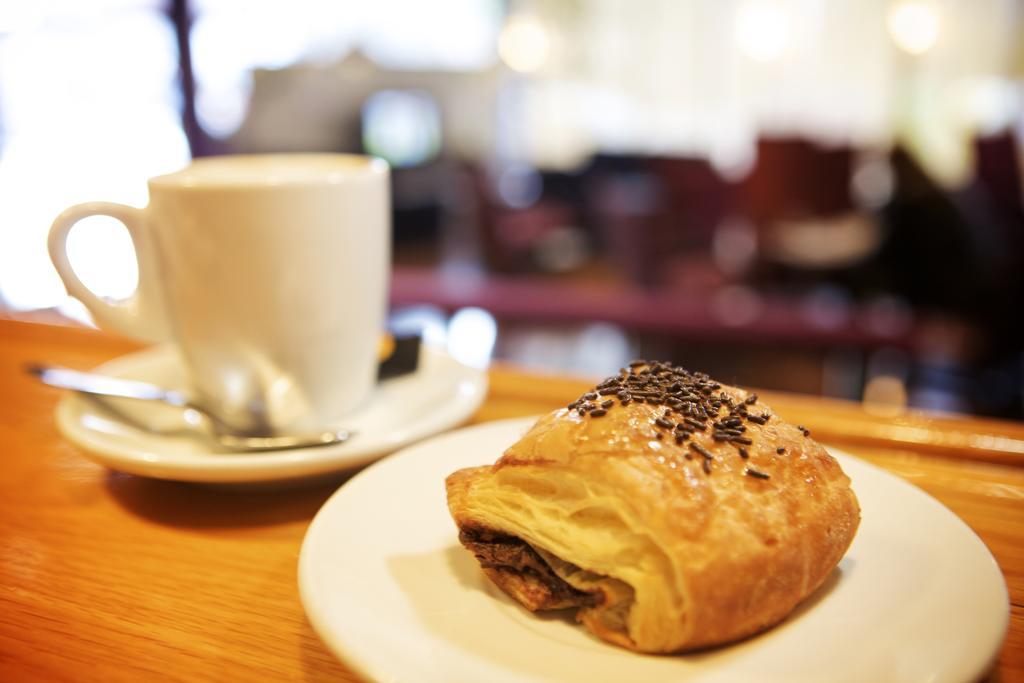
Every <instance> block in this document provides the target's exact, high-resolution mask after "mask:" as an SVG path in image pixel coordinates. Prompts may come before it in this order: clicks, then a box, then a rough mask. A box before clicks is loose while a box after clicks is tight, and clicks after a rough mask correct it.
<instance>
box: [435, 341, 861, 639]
mask: <svg viewBox="0 0 1024 683" xmlns="http://www.w3.org/2000/svg"><path fill="white" fill-rule="evenodd" d="M608 401H611V403H610V404H609V403H608ZM446 485H447V492H448V505H449V510H450V511H451V514H452V517H453V518H454V520H455V522H456V524H457V526H458V528H459V539H460V541H461V542H462V543H463V545H465V546H466V547H467V548H468V549H469V550H470V551H472V552H473V553H474V555H475V556H476V558H477V560H478V561H479V562H480V566H481V568H482V570H483V572H484V573H485V574H486V575H487V576H488V577H489V578H490V579H491V580H492V581H493V582H494V583H495V584H496V585H498V586H499V587H500V588H501V589H502V590H503V591H505V592H506V593H507V594H508V595H509V596H511V597H512V598H513V599H515V600H517V601H518V602H519V603H520V604H522V605H523V606H524V607H526V608H527V609H529V610H532V611H539V610H549V609H566V608H569V609H575V610H576V617H577V619H578V620H579V621H580V622H582V624H583V625H584V626H585V627H586V628H588V629H589V630H590V631H591V632H593V633H594V634H595V635H597V636H598V637H600V638H602V639H604V640H607V641H609V642H612V643H615V644H617V645H620V646H623V647H627V648H630V649H634V650H638V651H643V652H676V651H682V650H689V649H694V648H699V647H706V646H711V645H717V644H720V643H725V642H729V641H732V640H736V639H738V638H742V637H744V636H748V635H751V634H753V633H756V632H758V631H761V630H763V629H765V628H768V627H770V626H772V625H774V624H776V623H778V622H779V621H781V620H782V619H783V618H785V616H786V615H788V614H789V613H790V612H791V611H792V610H793V608H794V607H795V606H796V605H797V604H798V603H799V602H800V601H801V600H803V599H804V598H805V597H807V596H808V595H809V594H810V593H812V592H813V591H814V590H815V589H816V588H817V587H818V586H820V585H821V583H822V582H823V581H824V580H825V579H826V578H827V576H828V575H829V573H830V572H831V571H832V570H833V569H834V568H835V566H836V564H837V563H838V562H839V560H840V559H841V558H842V556H843V554H844V553H845V552H846V550H847V548H848V547H849V545H850V542H851V541H852V539H853V536H854V533H855V532H856V529H857V525H858V522H859V517H860V511H859V507H858V504H857V499H856V496H855V495H854V493H853V491H852V490H851V489H850V482H849V479H848V478H847V477H846V475H845V474H844V473H843V472H842V470H841V469H840V467H839V464H838V463H837V462H836V461H835V459H833V458H832V457H831V456H830V455H829V454H828V453H827V452H826V451H825V450H824V449H823V448H822V447H821V446H820V445H819V444H818V443H817V442H816V441H814V440H813V439H811V438H810V437H809V432H808V431H807V430H806V429H805V428H803V427H802V426H801V427H797V426H795V425H791V424H789V423H787V422H785V421H784V420H782V419H780V418H779V417H778V416H777V415H775V414H774V413H773V412H772V411H771V409H770V408H769V407H767V406H765V405H764V404H763V403H762V402H760V400H759V399H758V398H757V396H756V395H755V394H751V393H749V392H746V391H744V390H742V389H738V388H735V387H730V386H725V385H722V384H720V383H718V382H715V381H714V380H712V379H711V378H709V377H708V376H707V375H704V374H702V373H691V372H688V371H687V370H684V369H682V368H679V367H675V366H672V365H669V364H666V363H660V362H650V361H636V362H634V363H631V364H630V366H629V367H628V368H623V369H622V370H621V371H620V372H619V373H618V374H617V375H614V376H612V377H609V378H607V379H605V380H604V381H602V382H601V383H599V384H598V385H596V386H595V387H594V388H593V389H591V390H590V391H588V392H586V393H584V394H583V395H582V396H580V398H579V399H577V400H575V401H573V402H572V403H570V404H568V405H567V406H566V407H564V408H561V409H559V410H556V411H554V412H552V413H550V414H549V415H546V416H544V417H542V418H541V419H540V420H538V421H537V423H536V424H535V425H534V426H533V428H532V429H530V431H529V432H528V433H527V434H525V435H524V436H523V437H522V439H520V440H519V441H518V442H516V443H515V444H513V445H512V446H511V447H510V448H508V450H506V451H505V453H504V454H503V455H502V456H501V457H500V458H499V459H498V460H497V462H495V463H494V464H493V465H489V466H483V467H473V468H468V469H463V470H459V471H458V472H455V473H453V474H451V475H450V476H449V477H448V479H447V481H446Z"/></svg>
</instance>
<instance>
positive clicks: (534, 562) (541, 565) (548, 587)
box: [459, 528, 602, 610]
mask: <svg viewBox="0 0 1024 683" xmlns="http://www.w3.org/2000/svg"><path fill="white" fill-rule="evenodd" d="M459 541H460V542H461V543H462V545H464V546H465V547H466V548H467V549H469V550H470V551H471V552H472V553H473V554H474V555H475V556H476V559H477V561H478V562H479V563H480V566H481V567H482V568H483V569H485V570H488V569H490V570H494V571H498V572H505V573H510V574H514V575H517V576H518V577H519V578H521V579H523V580H526V581H528V582H529V583H530V584H531V585H532V586H533V587H534V588H535V589H539V591H537V592H539V595H535V596H534V598H535V600H536V602H534V604H532V605H529V607H530V609H534V610H537V609H562V608H565V607H589V606H592V605H596V604H599V603H600V602H601V601H602V596H601V595H600V594H599V593H584V592H583V591H580V590H577V589H575V588H573V587H572V586H570V585H569V584H568V583H566V582H565V581H564V580H562V579H561V578H559V577H558V575H557V574H555V572H554V571H552V569H551V567H550V566H549V565H548V563H547V562H545V561H544V559H543V558H541V556H540V555H539V554H538V553H537V551H536V550H534V549H533V548H532V547H531V546H530V544H529V543H526V542H525V541H523V540H522V539H520V538H516V537H515V536H508V535H506V534H500V533H496V532H493V531H490V530H488V529H481V528H466V529H462V530H461V531H459Z"/></svg>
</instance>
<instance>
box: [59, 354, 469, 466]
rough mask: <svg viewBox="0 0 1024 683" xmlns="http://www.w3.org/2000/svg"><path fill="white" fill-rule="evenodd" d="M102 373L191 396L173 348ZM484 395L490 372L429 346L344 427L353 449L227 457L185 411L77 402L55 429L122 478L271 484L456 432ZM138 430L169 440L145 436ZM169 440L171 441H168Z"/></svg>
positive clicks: (70, 400) (124, 360) (67, 400)
mask: <svg viewBox="0 0 1024 683" xmlns="http://www.w3.org/2000/svg"><path fill="white" fill-rule="evenodd" d="M96 370H97V372H102V373H105V374H109V375H113V376H115V377H124V378H129V379H139V380H145V381H149V382H154V383H157V384H160V385H162V386H166V387H169V388H183V387H184V379H183V368H182V365H181V361H180V359H179V356H178V354H177V353H176V352H175V351H174V349H173V348H171V347H168V346H157V347H153V348H150V349H146V350H145V351H141V352H138V353H133V354H130V355H127V356H123V357H121V358H118V359H117V360H114V361H111V362H110V363H106V364H104V365H102V366H100V367H99V368H97V369H96ZM486 390H487V374H486V373H485V372H484V371H482V370H478V369H475V368H471V367H469V366H467V365H463V364H462V363H460V362H458V361H456V360H455V359H454V358H452V357H451V356H449V355H448V354H447V353H445V352H444V351H442V350H439V349H437V348H433V347H429V346H426V345H424V346H423V347H422V348H421V351H420V362H419V366H418V368H417V370H416V371H415V372H414V373H411V374H408V375H403V376H400V377H395V378H393V379H387V380H384V381H383V382H381V383H380V385H379V386H378V387H377V389H376V391H375V393H374V394H373V396H372V397H371V398H370V400H369V401H368V402H367V404H366V405H365V406H363V407H362V408H361V409H360V410H359V411H357V412H355V413H352V415H351V416H350V417H349V419H348V420H346V423H345V425H344V426H345V427H346V428H348V429H352V430H354V431H355V432H356V434H355V435H354V436H353V437H352V438H351V439H350V440H349V441H347V442H345V443H341V444H335V445H332V446H319V447H315V448H303V449H294V450H282V451H264V452H261V453H228V452H224V451H221V450H218V449H217V447H216V446H215V445H214V444H213V443H212V442H210V441H209V440H207V439H205V438H203V437H201V436H198V435H195V433H194V432H190V431H185V429H184V427H185V424H184V422H183V419H182V414H181V412H180V411H179V410H177V409H174V408H170V407H165V406H163V405H160V404H156V403H149V402H145V401H131V400H125V399H114V400H113V401H111V402H110V405H113V406H115V407H116V410H117V412H114V411H112V410H109V409H107V408H106V407H105V406H104V405H103V404H102V403H97V402H96V401H94V400H92V399H89V398H86V397H83V396H80V395H78V394H74V393H71V394H68V395H67V396H65V397H64V398H63V400H61V402H60V404H59V405H58V406H57V425H58V427H59V428H60V431H61V432H62V433H63V434H64V435H65V436H66V437H67V438H68V439H70V440H71V441H73V442H74V443H76V444H77V445H79V446H81V447H82V448H84V449H86V450H87V451H88V452H89V453H90V455H91V457H92V458H93V459H94V460H96V461H97V462H99V463H101V464H103V465H106V466H107V467H110V468H112V469H115V470H120V471H122V472H129V473H132V474H139V475H142V476H146V477H155V478H158V479H173V480H178V481H197V482H218V483H242V482H269V481H280V480H290V479H300V478H306V477H312V476H315V475H323V474H327V473H330V472H335V471H338V470H342V469H346V468H351V467H355V466H358V465H363V464H366V463H367V462H370V461H371V460H374V459H376V458H379V457H381V456H383V455H386V454H387V453H390V452H392V451H394V450H396V449H398V448H401V447H402V446H405V445H407V444H410V443H412V442H414V441H417V440H419V439H422V438H424V437H426V436H430V435H432V434H436V433H438V432H442V431H445V430H447V429H451V428H452V427H455V426H456V425H458V424H460V423H461V422H463V421H464V420H465V419H466V418H468V417H469V416H470V415H472V414H473V413H474V412H475V411H476V409H477V408H478V407H479V406H480V403H481V402H482V401H483V398H484V394H485V393H486ZM104 401H106V399H104ZM114 401H116V404H115V403H114ZM118 412H119V413H121V415H119V414H118ZM126 417H127V418H130V419H126ZM133 423H134V424H133ZM140 425H146V426H149V427H151V428H153V429H154V430H155V431H159V432H163V433H164V434H156V433H153V432H151V431H147V430H146V429H143V428H142V427H140ZM167 432H171V433H172V435H166V433H167ZM175 432H176V433H175Z"/></svg>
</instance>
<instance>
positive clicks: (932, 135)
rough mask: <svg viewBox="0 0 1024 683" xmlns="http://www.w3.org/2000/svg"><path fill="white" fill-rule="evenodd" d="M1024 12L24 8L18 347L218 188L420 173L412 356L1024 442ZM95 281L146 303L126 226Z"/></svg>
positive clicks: (404, 263)
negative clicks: (211, 174)
mask: <svg viewBox="0 0 1024 683" xmlns="http://www.w3.org/2000/svg"><path fill="white" fill-rule="evenodd" d="M1022 38H1024V2H1021V1H1020V0H521V1H512V0H505V1H502V0H431V1H430V2H422V1H420V0H377V1H375V2H356V1H355V0H266V1H262V2H252V1H249V2H244V1H243V0H85V1H81V0H62V1H58V0H48V1H47V0H38V1H31V0H24V1H19V0H0V315H2V314H4V312H6V314H14V313H16V312H25V311H38V310H57V311H60V312H62V313H64V314H67V315H71V316H73V317H79V318H80V317H82V316H83V315H84V314H83V311H82V310H81V309H80V308H78V307H76V305H75V304H74V302H71V301H69V300H68V299H67V297H66V295H65V294H64V291H63V288H62V286H61V284H60V281H59V280H58V278H57V276H56V274H55V273H54V271H53V269H52V267H51V266H50V263H49V260H48V258H47V256H46V247H45V236H46V232H47V230H48V228H49V224H50V222H51V220H52V219H53V218H54V217H55V216H56V214H57V213H58V212H59V211H60V210H62V209H63V208H65V207H66V206H68V205H70V204H72V203H75V202H79V201H85V200H97V199H98V200H110V201H120V202H125V203H129V204H134V205H137V206H143V205H145V203H146V201H147V197H146V186H145V179H146V178H147V177H149V176H152V175H156V174H160V173H164V172H169V171H173V170H175V169H177V168H179V167H181V166H182V165H184V164H186V163H187V162H188V160H189V159H190V158H192V157H196V156H206V155H213V154H223V153H247V152H279V151H281V152H283V151H332V152H359V153H371V154H375V155H379V156H381V157H384V158H385V159H387V160H388V161H389V162H390V163H391V164H392V166H393V168H394V207H393V208H394V238H395V242H394V245H395V246H394V264H395V270H394V279H393V285H392V294H391V298H392V305H393V311H392V325H393V326H394V327H395V328H396V329H400V330H402V329H415V330H422V331H423V333H424V334H425V335H426V336H427V337H428V338H430V339H431V340H432V341H435V342H437V343H444V344H447V345H448V347H449V348H450V349H451V350H452V352H453V353H456V354H457V355H459V356H460V357H461V358H464V359H465V360H467V361H469V362H474V363H478V364H479V363H486V362H487V360H488V359H489V358H490V357H491V356H492V354H493V356H494V357H495V358H497V359H499V360H506V361H511V362H515V363H518V364H521V365H525V366H527V367H530V368H534V369H538V370H550V371H556V372H560V373H570V374H578V375H584V376H589V377H593V376H597V375H600V374H603V373H610V372H614V371H615V370H616V369H617V368H618V367H619V366H621V365H622V364H623V363H625V362H627V361H628V360H630V359H631V358H635V357H656V358H660V359H669V360H673V361H676V362H680V363H682V364H685V365H687V366H688V367H690V368H692V369H700V370H704V371H706V372H709V373H711V374H713V375H715V376H717V377H718V378H720V379H723V380H727V381H736V382H738V383H741V384H744V385H748V386H758V387H763V388H770V389H783V390H789V391H797V392H804V393H810V394H819V395H825V396H833V397H839V398H847V399H853V400H858V401H864V402H865V403H866V404H867V405H868V406H870V407H872V409H875V410H879V411H899V410H902V409H904V408H906V407H908V406H912V407H917V408H923V409H927V410H956V411H964V412H971V413H976V414H985V415H993V416H1001V417H1008V418H1014V419H1024V399H1022V395H1024V321H1022V317H1024V306H1022V304H1024V203H1022V193H1024V184H1022V174H1021V162H1022V158H1024V156H1022V152H1024V147H1022V140H1024V40H1022ZM71 251H72V256H73V260H74V264H75V268H76V271H78V272H79V273H80V275H81V277H82V279H83V280H84V281H85V282H86V283H87V284H89V285H90V286H91V287H92V288H93V289H95V290H96V291H97V292H99V293H101V294H103V295H105V296H109V297H113V298H118V297H124V296H126V295H128V294H130V293H131V291H132V290H133V288H134V286H135V282H136V264H135V261H134V256H133V252H132V248H131V244H130V241H129V240H128V238H127V235H126V233H125V231H124V229H123V228H122V227H121V226H120V224H118V223H116V222H115V221H113V220H111V219H103V218H93V219H89V220H88V221H85V222H83V223H81V224H80V225H79V226H78V227H76V229H75V231H74V232H73V235H72V240H71Z"/></svg>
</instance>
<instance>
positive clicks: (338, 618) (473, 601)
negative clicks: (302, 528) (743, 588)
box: [299, 420, 1008, 683]
mask: <svg viewBox="0 0 1024 683" xmlns="http://www.w3.org/2000/svg"><path fill="white" fill-rule="evenodd" d="M532 422H533V421H532V420H514V421H511V420H510V421H503V422H492V423H487V424H484V425H478V426H475V427H469V428H467V429H463V430H459V431H456V432H452V433H450V434H445V435H441V436H439V437H436V438H433V439H430V440H429V441H426V442H424V443H422V444H418V445H416V446H413V447H410V448H407V449H405V450H403V451H402V452H401V453H396V454H395V455H394V456H392V457H390V458H387V459H385V460H383V461H381V462H379V463H377V464H375V465H374V466H372V467H370V468H367V469H366V470H364V471H363V472H360V473H359V474H358V475H356V476H355V477H353V478H352V479H351V480H350V481H349V482H348V483H346V484H345V485H344V486H343V487H342V488H341V489H340V490H339V491H338V492H337V493H335V494H334V496H332V497H331V498H330V500H328V501H327V503H326V504H325V505H324V507H323V508H322V509H321V510H320V512H319V513H318V514H317V516H316V518H315V519H314V520H313V523H312V525H311V526H310V528H309V531H308V532H307V534H306V538H305V541H304V543H303V546H302V553H301V556H300V560H299V589H300V592H301V594H302V602H303V605H304V606H305V608H306V613H307V614H308V615H309V619H310V621H311V622H312V624H313V626H314V628H315V629H316V631H317V632H318V633H319V634H320V636H321V637H322V638H323V640H324V641H325V642H326V643H327V645H328V646H329V647H330V648H331V650H333V651H334V653H335V654H336V655H338V656H339V657H340V658H341V659H343V660H344V661H345V662H347V663H348V664H349V665H350V666H351V667H353V668H354V669H355V670H357V671H358V672H360V673H361V674H362V675H364V676H366V677H367V678H369V679H371V680H377V681H415V682H418V683H429V682H432V681H437V682H443V683H455V682H459V681H465V682H466V683H479V682H480V681H487V683H504V682H507V681H552V682H555V681H557V682H559V683H568V682H570V681H586V682H587V683H599V682H602V681H608V682H614V683H622V682H626V681H644V682H645V683H655V682H657V681H702V682H709V681H759V682H767V681H785V682H787V683H789V682H793V681H807V682H813V683H821V682H823V681H836V682H845V681H849V682H851V683H854V682H856V683H864V682H865V681H871V682H872V683H885V682H887V681H907V682H914V683H919V682H921V681H929V682H930V683H944V682H950V683H963V682H964V681H970V680H974V679H976V678H978V677H979V676H980V675H982V674H983V673H984V672H985V670H986V669H987V667H989V666H990V665H991V663H992V662H993V661H994V658H995V656H996V654H997V653H998V650H999V647H1000V644H1001V643H1002V639H1003V637H1004V635H1005V632H1006V627H1007V619H1008V603H1007V593H1006V587H1005V584H1004V583H1003V577H1002V574H1001V573H1000V571H999V568H998V567H997V566H996V563H995V561H994V560H993V559H992V556H991V555H990V554H989V552H988V549H987V548H986V547H985V545H984V544H983V543H982V542H981V541H980V540H979V539H978V537H977V536H975V535H974V533H973V532H972V531H971V530H970V529H969V528H968V527H967V526H966V525H965V524H964V523H963V522H961V521H960V520H959V519H958V518H957V517H956V516H955V515H954V514H953V513H951V512H950V511H949V510H947V509H946V508H945V507H943V506H942V505H941V504H940V503H938V502H937V501H935V500H934V499H933V498H930V497H929V496H928V495H927V494H925V493H923V492H922V491H920V490H919V489H917V488H915V487H913V486H911V485H910V484H908V483H906V482H904V481H903V480H901V479H898V478H897V477H895V476H892V475H890V474H888V473H886V472H885V471H883V470H881V469H878V468H877V467H874V466H872V465H869V464H867V463H865V462H863V461H861V460H858V459H856V458H854V457H852V456H849V455H844V454H842V453H838V452H836V451H832V452H833V453H834V454H835V455H836V457H837V458H838V459H839V461H840V462H841V464H842V467H843V469H844V470H845V471H846V473H847V474H849V475H850V477H851V479H852V480H853V487H854V489H855V491H856V492H857V497H858V498H859V499H860V504H861V506H862V512H863V520H862V522H861V526H860V529H859V531H858V533H857V537H856V539H855V540H854V543H853V545H852V547H851V548H850V551H849V552H848V553H847V555H846V557H845V558H844V559H843V560H842V562H841V563H840V564H839V568H838V570H837V571H836V572H834V573H833V575H832V577H831V578H830V579H829V580H827V581H826V583H825V585H824V586H823V587H822V588H821V589H820V590H819V591H817V592H816V593H815V594H814V595H812V596H811V597H809V598H808V599H807V600H806V601H805V602H804V603H803V604H802V605H801V606H800V607H798V608H797V610H796V612H795V613H794V614H793V615H792V616H791V617H790V618H789V619H787V620H786V621H784V622H783V623H782V624H780V625H779V626H777V627H775V628H773V629H771V630H769V631H767V632H765V633H763V634H761V635H759V636H756V637H754V638H751V639H748V640H746V641H743V642H741V643H738V644H735V645H731V646H725V647H721V648H717V649H714V650H709V651H705V652H701V653H697V654H690V655H677V656H647V655H638V654H633V653H631V652H627V651H626V650H623V649H620V648H617V647H615V646H613V645H608V644H606V643H604V642H601V641H599V640H597V639H596V638H594V637H592V636H590V635H589V634H588V633H587V632H586V631H585V630H583V628H582V627H579V626H577V625H575V624H574V623H572V622H571V620H568V619H565V618H563V617H553V616H538V615H534V614H530V613H529V612H527V611H526V610H524V609H522V608H521V607H520V606H519V605H518V604H516V603H514V602H512V601H511V600H510V599H509V598H507V597H506V596H505V595H504V594H503V593H502V592H501V591H500V590H498V589H497V588H495V587H494V586H493V585H492V584H491V583H490V582H489V581H488V580H487V579H486V578H485V577H484V576H483V574H482V572H481V571H480V570H479V568H478V566H477V563H476V560H475V559H474V558H473V557H472V555H470V553H469V552H467V551H466V550H463V549H462V547H461V546H460V545H459V543H458V539H457V537H456V529H455V525H454V524H453V522H452V521H451V519H450V517H449V516H448V510H447V507H446V505H445V494H444V477H445V476H446V475H447V474H449V473H450V472H452V471H453V470H456V469H458V468H460V467H466V466H470V465H479V464H483V463H489V462H492V461H493V460H495V459H496V458H497V456H498V455H499V454H500V453H501V451H502V450H503V449H504V448H505V447H507V446H508V445H510V444H511V443H512V442H513V441H515V440H516V439H517V438H518V437H519V436H520V435H521V434H522V433H523V432H524V431H525V430H526V429H527V428H528V427H529V426H530V425H531V424H532Z"/></svg>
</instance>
